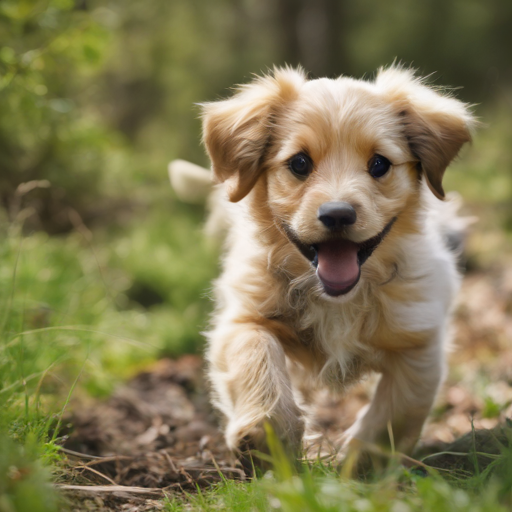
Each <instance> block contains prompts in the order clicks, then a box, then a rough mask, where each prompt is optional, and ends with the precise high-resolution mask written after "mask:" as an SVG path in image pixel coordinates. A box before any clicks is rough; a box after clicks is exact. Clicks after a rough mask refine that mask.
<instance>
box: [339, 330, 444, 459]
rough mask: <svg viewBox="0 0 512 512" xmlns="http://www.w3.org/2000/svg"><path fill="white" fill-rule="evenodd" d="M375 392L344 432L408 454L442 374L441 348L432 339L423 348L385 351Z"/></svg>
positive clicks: (438, 343)
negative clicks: (398, 351) (381, 371)
mask: <svg viewBox="0 0 512 512" xmlns="http://www.w3.org/2000/svg"><path fill="white" fill-rule="evenodd" d="M385 359H386V360H385V362H384V364H383V368H384V370H383V373H382V377H381V379H380V381H379V384H378V386H377V390H376V392H375V395H374V397H373V399H372V401H371V403H370V405H369V406H368V408H367V409H366V411H364V413H363V414H362V415H361V416H360V418H359V419H358V420H357V421H356V422H355V423H354V425H353V426H352V427H351V428H350V429H349V431H348V432H347V437H346V445H347V446H350V444H354V443H353V439H359V440H361V441H364V442H369V443H376V444H379V445H380V446H387V447H389V446H390V445H391V444H392V443H393V444H394V447H395V448H396V450H398V451H400V452H402V453H406V454H407V453H411V452H412V450H413V449H414V446H415V445H416V442H417V441H418V438H419V436H420V434H421V430H422V428H423V424H424V422H425V419H426V417H427V415H428V413H429V411H430V409H431V407H432V404H433V401H434V399H435V396H436V393H437V390H438V388H439V384H440V382H441V380H442V378H443V374H444V351H443V349H442V346H441V343H440V342H439V341H438V340H435V341H434V343H432V344H431V345H430V346H427V347H425V348H417V349H409V350H407V351H404V352H401V353H392V354H388V355H387V356H386V358H385ZM356 444H357V443H356Z"/></svg>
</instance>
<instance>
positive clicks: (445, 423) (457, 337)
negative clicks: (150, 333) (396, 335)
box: [59, 266, 512, 511]
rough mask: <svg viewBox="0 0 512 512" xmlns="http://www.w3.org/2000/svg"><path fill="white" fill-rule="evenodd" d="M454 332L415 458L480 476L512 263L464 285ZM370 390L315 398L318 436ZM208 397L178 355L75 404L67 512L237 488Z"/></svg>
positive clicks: (509, 385)
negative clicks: (107, 393)
mask: <svg viewBox="0 0 512 512" xmlns="http://www.w3.org/2000/svg"><path fill="white" fill-rule="evenodd" d="M454 328H455V330H454V342H453V346H452V347H451V351H450V355H449V360H450V371H449V374H448V377H447V380H446V383H445V384H444V386H443V387H442V389H441V391H440V393H439V397H438V400H437V402H436V405H435V407H434V409H433V411H432V414H431V417H430V420H429V422H428V424H427V426H426V428H425V430H424V433H423V437H422V440H421V444H420V446H419V448H418V451H417V453H416V454H415V457H417V458H418V459H421V460H422V461H423V463H424V464H426V465H429V466H433V467H437V468H440V470H441V471H447V472H453V471H462V472H463V471H465V470H467V471H469V472H470V470H471V468H468V464H469V462H470V452H473V453H476V454H477V457H479V459H478V461H479V467H480V469H481V470H483V469H485V467H486V465H488V464H489V462H490V460H492V457H493V454H494V455H495V454H498V453H499V446H500V443H502V444H505V445H506V444H507V443H508V442H509V437H507V436H508V434H507V432H506V431H507V428H510V425H508V426H507V420H506V418H507V417H508V418H510V417H511V416H512V344H511V343H510V340H511V339H512V266H510V267H505V268H501V267H500V268H496V269H495V270H494V271H493V270H491V271H487V272H482V271H478V270H476V271H472V272H469V273H468V274H467V275H466V276H465V278H464V281H463V285H462V290H461V293H460V296H459V301H458V305H457V307H456V311H455V326H454ZM370 387H371V382H364V383H362V384H360V385H358V386H356V387H354V388H353V389H352V390H351V391H350V392H349V393H348V394H347V395H345V396H343V397H339V396H333V395H332V394H329V393H327V392H325V393H320V394H319V396H318V407H317V411H316V414H317V417H318V420H319V424H320V425H321V427H322V428H323V430H324V432H323V434H324V436H325V438H326V439H331V440H332V439H335V437H336V435H337V434H338V433H339V432H340V431H342V430H343V429H344V428H346V427H347V426H348V425H349V424H350V423H351V421H353V419H354V417H355V415H356V413H357V411H358V410H359V409H360V408H361V407H362V406H363V405H364V404H365V403H367V402H368V399H369V392H370V389H369V388H370ZM206 388H207V386H206V385H205V381H204V378H203V361H202V359H201V358H200V357H198V356H193V355H187V356H183V357H181V358H179V359H177V360H171V359H162V360H160V361H158V362H157V363H153V364H151V365H150V366H148V367H147V368H146V369H145V370H144V371H142V372H140V373H139V374H137V375H136V376H134V377H133V378H132V379H131V380H130V381H129V382H127V383H126V384H124V385H122V386H120V387H119V388H118V389H117V390H116V391H115V392H114V394H113V395H112V396H111V397H110V398H108V399H107V400H104V401H91V400H90V399H89V400H84V399H83V398H82V399H78V400H75V401H74V402H73V403H72V404H71V411H72V413H71V415H70V416H69V417H68V418H67V420H68V424H69V429H70V430H69V432H68V433H66V437H65V439H66V441H65V443H64V447H63V451H64V453H65V454H66V456H67V461H66V463H65V471H64V472H63V474H62V477H61V483H60V484H59V485H60V487H61V488H62V489H63V490H64V491H65V493H66V495H67V496H68V497H69V499H70V500H71V503H72V504H73V505H72V506H73V507H74V508H76V509H77V510H88V509H90V510H102V511H103V510H105V511H107V510H129V511H143V510H158V509H162V508H164V507H165V505H164V502H162V501H161V498H162V496H163V495H167V496H171V497H172V496H176V495H178V496H179V495H180V494H181V493H183V492H186V491H196V490H197V488H198V486H199V487H200V488H201V487H209V486H211V485H212V484H213V483H215V482H220V481H222V480H223V479H238V480H244V479H245V476H244V473H243V471H242V470H241V467H240V465H239V464H238V463H237V461H236V459H235V458H234V457H233V456H232V454H231V453H229V451H228V450H227V447H226V446H225V444H224V441H223V437H222V434H221V431H220V427H219V418H218V416H217V415H216V413H215V412H214V411H213V410H212V409H211V407H210V405H209V401H208V393H207V389H206ZM473 429H477V432H476V433H475V432H474V431H473ZM486 429H489V430H486ZM480 430H482V431H481V432H480ZM484 452H485V455H478V454H479V453H484Z"/></svg>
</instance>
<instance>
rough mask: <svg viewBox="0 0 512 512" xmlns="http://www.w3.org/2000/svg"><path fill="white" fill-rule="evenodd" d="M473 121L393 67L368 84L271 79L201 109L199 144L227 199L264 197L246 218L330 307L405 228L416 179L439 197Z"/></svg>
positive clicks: (295, 74) (285, 76) (283, 74)
mask: <svg viewBox="0 0 512 512" xmlns="http://www.w3.org/2000/svg"><path fill="white" fill-rule="evenodd" d="M472 123H473V118H472V116H471V114H470V112H469V110H468V107H467V106H466V105H465V104H463V103H461V102H460V101H458V100H456V99H454V98H452V97H449V96H443V95H441V94H440V93H438V92H436V91H435V90H434V89H432V88H430V87H427V86H426V85H424V83H423V82H422V81H421V80H420V79H417V78H415V77H414V75H413V73H412V72H411V71H410V70H404V69H400V68H396V67H392V68H389V69H385V70H381V71H380V72H379V73H378V75H377V78H376V80H375V81H374V82H366V81H360V80H353V79H350V78H344V77H342V78H339V79H336V80H330V79H320V80H310V81H309V80H307V79H306V77H305V76H304V74H303V73H302V72H301V71H300V70H298V71H296V70H292V69H289V68H286V69H278V70H275V71H274V73H273V74H272V75H271V76H266V77H263V78H258V79H256V80H255V81H253V82H252V83H250V84H248V85H244V86H242V87H241V88H240V89H239V90H238V91H237V93H236V94H235V95H234V96H233V97H232V98H230V99H228V100H224V101H220V102H214V103H209V104H206V105H204V141H205V145H206V147H207V150H208V152H209V154H210V158H211V161H212V165H213V172H214V175H215V177H216V179H217V180H218V181H219V182H225V183H226V186H227V190H228V195H229V199H230V200H231V201H233V202H237V201H240V200H242V199H243V198H244V197H246V196H247V195H248V194H249V193H250V192H251V190H253V189H254V188H258V187H259V188H260V192H261V189H263V190H264V194H263V196H262V194H261V193H260V194H259V195H258V199H257V201H256V202H257V204H253V206H254V208H257V209H258V211H259V212H260V213H259V215H261V211H262V209H263V210H265V212H266V215H267V216H270V218H271V219H272V222H273V223H274V224H275V225H276V226H277V228H278V229H279V230H280V231H281V232H282V233H283V236H286V237H287V238H288V241H289V242H290V243H292V244H294V245H295V246H296V248H297V249H298V250H299V251H300V252H301V253H302V255H303V256H304V257H305V258H307V259H309V260H310V261H311V263H312V264H313V265H314V266H315V267H316V268H317V272H316V273H317V276H318V278H319V280H320V282H321V284H322V286H323V291H324V292H325V293H326V294H327V295H329V296H331V297H336V296H340V295H345V294H347V293H348V292H349V291H350V290H352V289H353V288H354V287H355V286H356V285H357V283H358V281H359V278H360V275H361V266H362V265H363V264H364V263H365V261H366V260H367V259H368V258H369V257H370V256H371V255H372V253H373V251H374V250H375V249H376V248H377V246H378V245H379V244H380V242H381V241H382V240H383V239H384V237H385V236H386V235H387V233H388V232H389V231H390V230H393V228H394V224H395V223H397V221H400V220H401V221H402V222H405V223H407V221H408V219H407V218H406V217H407V216H410V215H411V211H412V210H414V208H416V209H417V208H418V206H417V205H418V202H419V196H420V192H419V191H420V183H421V181H422V180H425V181H426V183H427V184H428V186H429V188H430V190H431V191H432V192H433V193H434V194H435V195H436V196H437V197H438V198H439V199H442V198H443V197H444V191H443V187H442V179H443V174H444V172H445V169H446V167H447V166H448V164H449V163H450V162H451V160H452V159H453V158H454V157H455V156H456V155H457V153H458V152H459V150H460V148H461V146H462V145H463V144H464V143H465V142H467V141H469V140H470V128H471V125H472ZM253 195H254V194H253ZM262 197H263V203H264V204H262ZM254 202H255V201H253V203H254ZM411 208H412V210H411Z"/></svg>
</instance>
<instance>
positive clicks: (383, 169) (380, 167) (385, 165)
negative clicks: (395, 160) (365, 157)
mask: <svg viewBox="0 0 512 512" xmlns="http://www.w3.org/2000/svg"><path fill="white" fill-rule="evenodd" d="M390 167H391V162H390V161H389V160H388V159H387V158H386V157H384V156H382V155H375V156H374V157H373V158H372V159H371V160H370V162H369V164H368V171H369V172H370V174H371V175H372V176H373V177H374V178H380V177H381V176H384V174H386V173H387V172H388V171H389V168H390Z"/></svg>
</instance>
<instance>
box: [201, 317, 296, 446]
mask: <svg viewBox="0 0 512 512" xmlns="http://www.w3.org/2000/svg"><path fill="white" fill-rule="evenodd" d="M209 341H210V345H209V351H208V359H209V376H210V380H211V383H212V386H213V392H214V402H215V405H216V406H217V407H218V408H219V409H220V410H221V411H222V412H223V413H224V414H225V415H226V418H227V425H226V431H225V435H226V441H227V444H228V446H229V447H230V448H231V449H233V450H235V451H242V450H245V449H246V448H256V449H258V450H265V430H264V424H265V422H269V423H270V425H271V426H272V427H273V429H274V430H275V432H276V434H277V435H278V436H279V438H280V439H281V441H282V442H283V444H284V445H285V448H287V449H288V450H289V452H290V453H291V454H294V455H296V452H298V451H299V449H300V443H301V439H302V433H303V422H302V419H301V412H300V410H299V408H298V406H297V404H296V403H295V401H294V399H293V396H292V389H291V383H290V378H289V375H288V373H287V370H286V360H285V354H284V351H283V348H282V346H281V344H280V342H279V341H278V339H277V338H276V336H275V335H274V334H273V333H271V332H270V331H268V330H266V329H265V328H264V327H262V326H260V325H258V324H252V323H242V324H236V323H234V322H233V323H231V322H229V323H224V324H222V323H221V324H220V325H217V327H216V328H215V329H214V330H213V331H212V332H210V333H209Z"/></svg>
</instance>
